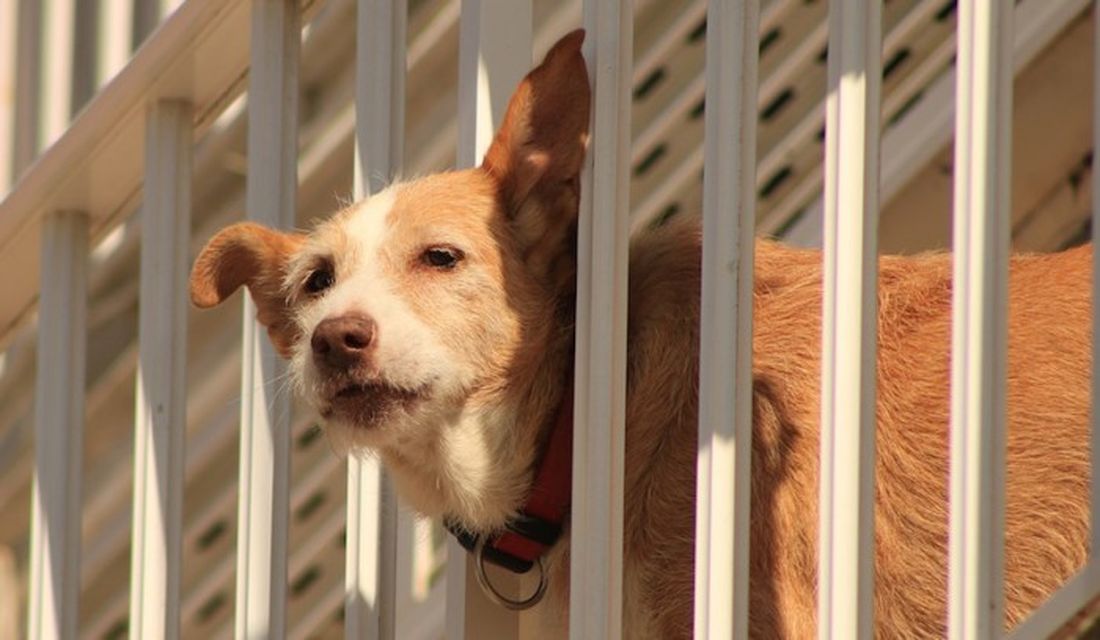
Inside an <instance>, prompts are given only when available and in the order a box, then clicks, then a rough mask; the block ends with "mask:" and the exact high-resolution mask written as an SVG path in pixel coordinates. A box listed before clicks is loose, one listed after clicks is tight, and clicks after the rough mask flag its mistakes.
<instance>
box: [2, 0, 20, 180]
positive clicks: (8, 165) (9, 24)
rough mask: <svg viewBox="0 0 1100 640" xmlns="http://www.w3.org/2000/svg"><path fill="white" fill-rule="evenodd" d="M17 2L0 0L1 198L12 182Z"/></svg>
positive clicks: (16, 66)
mask: <svg viewBox="0 0 1100 640" xmlns="http://www.w3.org/2000/svg"><path fill="white" fill-rule="evenodd" d="M16 4H17V3H16V0H0V197H3V195H4V194H5V193H7V191H8V188H9V187H10V186H11V184H12V183H13V182H14V181H15V176H14V175H13V173H14V172H13V168H14V166H15V100H16V98H15V96H16V88H15V78H16V69H17V68H18V65H19V62H18V60H17V58H16V51H17V50H18V47H17V44H16V43H17V42H18V40H17V38H16V24H17V20H18V13H17V11H16Z"/></svg>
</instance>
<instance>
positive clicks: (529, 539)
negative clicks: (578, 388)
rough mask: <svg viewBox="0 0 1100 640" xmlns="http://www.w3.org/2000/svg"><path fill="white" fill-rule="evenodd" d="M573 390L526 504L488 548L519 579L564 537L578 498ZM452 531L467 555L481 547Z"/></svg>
mask: <svg viewBox="0 0 1100 640" xmlns="http://www.w3.org/2000/svg"><path fill="white" fill-rule="evenodd" d="M572 489H573V386H572V384H570V385H569V387H568V389H567V390H566V392H565V394H564V396H563V397H562V405H561V408H560V409H559V410H558V417H557V420H556V421H555V422H554V426H553V427H552V429H551V431H550V437H549V440H548V441H547V443H546V450H545V451H544V452H543V455H542V460H541V461H540V462H539V467H538V471H537V472H536V473H535V482H534V484H533V485H532V486H531V494H530V496H528V498H527V504H526V505H524V507H523V509H521V510H520V512H519V515H518V516H517V517H515V518H513V519H512V520H511V521H509V522H508V524H507V525H505V527H506V528H505V531H503V532H502V533H500V534H499V535H497V536H496V537H495V538H493V539H490V540H487V541H486V543H485V549H484V552H483V553H484V557H485V559H486V560H488V561H489V562H492V563H493V564H496V565H499V566H501V567H504V568H505V569H508V570H510V571H512V572H514V573H527V572H528V571H530V570H531V568H532V567H533V566H534V565H535V563H536V562H537V561H538V559H539V558H541V557H542V556H543V555H544V554H545V553H546V552H547V551H549V550H550V547H552V546H554V544H555V543H556V542H557V541H558V539H559V538H560V537H561V534H562V528H563V526H564V524H565V518H566V517H567V516H568V515H569V505H570V502H571V500H572V497H573V491H572ZM444 524H445V525H446V527H447V530H448V531H450V532H451V533H452V534H454V536H455V538H457V539H458V542H459V544H461V545H462V546H463V547H464V548H465V549H466V550H467V551H473V550H474V548H475V547H476V546H477V543H478V541H479V536H478V535H477V534H472V533H470V532H468V531H466V530H465V529H464V528H463V527H462V525H461V524H459V523H456V522H455V521H454V520H451V519H448V520H446V521H445V522H444Z"/></svg>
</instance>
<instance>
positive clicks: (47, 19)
mask: <svg viewBox="0 0 1100 640" xmlns="http://www.w3.org/2000/svg"><path fill="white" fill-rule="evenodd" d="M42 27H43V37H42V38H40V39H39V46H40V47H41V48H42V53H41V56H42V57H41V60H42V81H41V85H40V88H41V91H42V97H41V102H40V107H39V108H40V109H41V111H42V115H41V116H40V118H41V119H40V120H39V127H38V148H39V149H45V148H46V147H48V146H50V144H52V143H53V141H54V140H56V139H57V138H58V137H59V136H60V135H61V134H62V133H63V132H64V131H65V128H66V127H68V126H69V118H70V117H71V116H72V113H73V62H74V60H73V48H74V46H75V42H76V6H75V2H74V0H42Z"/></svg>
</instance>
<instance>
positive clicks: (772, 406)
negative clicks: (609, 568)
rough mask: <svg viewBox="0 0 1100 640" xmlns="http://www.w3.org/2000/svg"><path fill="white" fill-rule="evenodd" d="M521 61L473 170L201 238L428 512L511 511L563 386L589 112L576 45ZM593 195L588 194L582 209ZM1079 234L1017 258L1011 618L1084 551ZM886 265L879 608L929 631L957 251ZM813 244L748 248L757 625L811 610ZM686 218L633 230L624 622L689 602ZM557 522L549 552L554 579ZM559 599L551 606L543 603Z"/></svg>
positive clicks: (1083, 253) (195, 291) (305, 390)
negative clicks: (318, 217)
mask: <svg viewBox="0 0 1100 640" xmlns="http://www.w3.org/2000/svg"><path fill="white" fill-rule="evenodd" d="M582 40H583V34H582V33H580V32H575V33H573V34H570V35H568V36H566V37H565V38H564V39H562V40H561V41H560V42H559V43H558V44H557V45H556V46H555V47H554V48H553V49H552V50H551V51H550V52H549V54H547V57H546V60H545V61H544V62H543V63H542V64H541V65H540V66H539V67H538V68H536V69H535V70H534V71H532V72H531V73H530V74H529V75H528V76H527V78H526V79H524V81H523V82H522V84H520V86H519V88H518V89H517V91H516V93H515V95H514V97H513V98H512V101H511V104H510V105H509V108H508V111H507V114H506V117H505V119H504V123H503V125H502V127H501V129H500V131H499V132H498V133H497V136H496V139H495V140H494V142H493V143H492V146H491V148H490V150H489V152H488V154H487V156H486V158H485V161H484V164H482V166H480V167H478V168H476V169H470V170H466V171H455V172H450V173H442V174H438V175H432V176H428V177H424V178H420V179H417V180H414V181H410V182H403V183H399V184H395V185H393V186H391V187H389V188H388V189H386V190H385V191H382V192H381V193H379V194H377V195H375V196H372V197H370V198H369V199H367V200H365V201H363V202H360V203H357V204H355V205H352V206H350V207H348V208H346V209H345V210H343V211H340V212H339V213H337V214H336V215H335V216H333V217H332V218H331V219H330V220H328V221H326V222H324V223H322V224H320V225H319V226H318V227H317V228H316V229H314V230H313V231H312V232H310V233H308V234H300V233H284V232H281V231H276V230H272V229H267V228H264V227H262V226H258V225H255V224H249V223H241V224H236V225H233V226H231V227H228V228H226V229H224V230H222V231H221V232H220V233H218V234H217V235H216V236H215V237H214V238H213V239H212V240H210V242H209V243H208V244H207V245H206V247H205V248H204V249H203V251H202V253H201V255H200V256H199V257H198V259H197V260H196V262H195V267H194V272H193V274H192V278H191V296H192V300H193V301H194V303H195V304H196V305H198V306H199V307H210V306H213V305H216V304H219V303H221V302H222V301H224V300H225V299H226V298H228V297H229V296H230V295H231V294H232V293H233V292H234V291H235V290H237V289H238V288H239V287H241V286H242V285H243V286H247V287H248V288H249V290H250V291H251V294H252V297H253V298H254V300H255V302H256V305H257V307H258V309H259V320H260V321H261V322H262V323H263V324H264V325H266V326H267V328H268V331H269V334H270V336H271V339H272V341H273V343H274V345H275V346H276V348H277V349H278V351H279V352H280V353H281V354H282V355H283V356H285V357H286V358H288V359H289V360H290V367H291V370H292V373H293V377H294V379H295V381H296V383H297V387H298V390H299V392H300V393H301V394H302V396H303V397H304V398H305V399H306V400H307V401H308V402H309V403H310V404H312V405H313V406H314V407H315V408H316V409H317V411H318V412H319V413H320V415H321V416H322V417H323V418H324V422H325V424H326V425H327V431H328V433H329V434H330V436H331V437H332V438H333V439H334V440H335V441H337V442H340V443H343V444H344V445H345V446H346V447H347V448H348V450H350V451H351V452H353V453H358V452H371V453H373V454H375V455H378V456H379V457H380V458H381V459H382V461H383V462H384V464H385V465H386V467H387V469H388V470H389V472H390V473H391V474H392V477H393V478H394V480H395V482H396V484H397V488H398V491H399V493H400V494H401V495H402V496H403V497H404V499H405V500H406V501H407V502H408V503H409V504H410V505H411V506H412V507H413V508H415V509H416V510H417V511H418V512H419V513H421V514H424V515H426V516H431V517H446V518H449V519H451V520H452V521H454V522H457V523H458V524H459V525H460V526H461V528H463V529H465V530H466V531H469V532H474V533H480V534H491V533H493V532H498V531H500V530H502V529H503V528H504V527H505V526H506V525H507V524H508V523H509V522H510V520H511V519H512V518H513V517H514V516H515V515H516V514H517V513H518V512H519V510H520V509H521V508H522V507H523V505H524V504H525V502H526V501H527V500H528V497H529V493H530V492H531V486H532V482H533V477H534V475H535V472H536V468H537V466H538V464H539V460H540V457H541V455H542V453H541V452H542V448H543V447H544V445H545V443H546V441H547V439H548V437H549V436H548V432H549V431H550V430H551V429H552V428H553V425H554V423H555V420H556V416H557V415H558V413H559V408H560V406H561V405H562V404H563V403H565V402H566V401H567V397H568V391H567V390H568V388H569V380H568V379H569V371H570V363H571V360H572V344H573V308H574V304H573V300H574V295H575V285H574V280H575V229H576V217H577V207H578V197H579V188H580V182H579V178H578V174H579V172H580V170H581V165H582V162H583V158H584V155H585V148H586V142H587V129H588V114H589V85H588V78H587V75H586V71H585V64H584V60H583V59H582V57H581V53H580V45H581V41H582ZM598 214H599V212H597V215H598ZM1091 255H1092V254H1091V249H1090V248H1082V249H1076V250H1072V251H1067V252H1065V253H1060V254H1054V255H1047V256H1016V257H1014V258H1013V259H1012V266H1011V285H1010V289H1011V301H1010V317H1009V321H1008V322H1009V332H1010V338H1009V342H1010V347H1009V368H1010V373H1009V378H1008V403H1009V410H1008V451H1007V461H1008V462H1007V464H1008V470H1007V483H1008V489H1007V491H1008V493H1007V500H1008V505H1007V534H1006V535H1007V547H1006V555H1005V597H1006V617H1007V620H1006V624H1009V625H1011V624H1014V623H1016V622H1018V621H1020V620H1021V619H1023V618H1024V617H1026V615H1027V613H1028V612H1029V611H1030V610H1032V609H1033V608H1035V607H1037V606H1038V605H1039V604H1040V603H1041V602H1042V601H1043V599H1044V598H1045V597H1046V596H1047V595H1049V594H1050V593H1052V592H1053V591H1054V590H1055V589H1056V588H1057V587H1058V586H1059V585H1060V584H1061V583H1062V582H1063V581H1064V580H1066V579H1067V578H1068V577H1070V576H1071V575H1072V574H1074V572H1075V571H1077V570H1078V569H1079V568H1080V567H1081V566H1082V565H1083V562H1084V560H1085V557H1086V550H1087V543H1086V538H1087V533H1088V522H1087V500H1088V495H1089V491H1088V482H1089V462H1088V458H1089V447H1088V435H1087V434H1088V430H1087V424H1088V419H1089V384H1090V367H1091V356H1090V347H1091V342H1090V334H1089V327H1090V321H1091V305H1090V299H1089V297H1090V296H1089V293H1088V292H1089V290H1090V286H1089V284H1090V279H1091V271H1090V263H1091ZM880 264H881V274H880V276H879V314H880V315H879V352H878V357H879V361H878V362H879V387H878V389H879V391H878V410H877V413H878V422H879V427H878V437H877V496H876V498H877V502H876V504H877V509H876V519H875V528H876V529H875V530H876V549H875V551H876V595H875V624H876V628H877V635H879V636H881V637H886V638H917V637H933V636H941V635H943V634H944V630H945V620H946V613H945V607H946V605H945V594H946V580H947V578H946V553H947V514H948V508H947V494H948V489H947V487H948V398H949V342H950V304H951V258H950V256H949V255H946V254H928V255H921V256H915V257H884V258H882V260H881V263H880ZM821 280H822V265H821V255H820V253H819V252H817V251H809V250H797V249H791V248H787V247H784V246H782V245H779V244H776V243H773V242H769V241H760V242H759V243H758V244H757V248H756V285H755V300H754V304H755V319H754V324H755V329H754V331H755V337H754V353H753V358H754V364H753V373H754V381H753V415H754V442H753V461H752V465H753V466H752V477H753V486H752V525H751V527H752V529H751V535H752V538H751V544H752V560H751V611H752V613H751V616H750V627H751V635H752V637H757V638H773V637H789V638H808V637H813V635H814V633H815V593H816V586H815V584H816V555H817V551H816V547H817V539H818V538H817V497H818V427H819V410H820V408H819V397H818V396H819V368H820V348H821V346H820V345H821V336H820V334H821V329H820V315H819V313H820V307H821ZM699 282H700V231H699V228H698V226H697V224H696V223H695V222H693V221H674V222H672V223H670V224H668V225H665V226H664V227H662V228H659V229H656V230H654V231H650V232H646V233H644V234H641V235H639V236H638V237H636V238H635V239H634V241H633V244H632V246H631V258H630V289H629V313H630V321H629V337H628V340H629V355H628V358H629V369H628V392H627V396H628V397H627V427H626V428H627V433H626V484H625V503H626V505H625V506H626V522H625V523H624V531H625V534H624V537H625V541H624V544H625V548H624V554H625V564H626V574H625V594H626V601H625V604H624V608H625V611H626V614H625V615H624V619H625V626H626V636H627V637H630V638H638V637H654V638H686V637H690V633H691V626H692V592H693V566H692V565H693V557H694V554H693V539H694V496H695V450H696V438H697V436H696V430H697V426H696V417H697V413H696V395H697V372H698V362H697V358H698V351H699V333H698V324H699ZM567 546H568V536H564V537H562V538H561V539H560V541H559V542H557V544H556V545H554V547H553V549H552V550H551V552H550V558H549V566H550V588H551V594H552V597H551V599H550V600H551V602H557V603H558V604H563V603H564V602H566V601H567V599H566V598H564V596H565V595H566V591H567V589H568V584H569V580H568V562H566V561H564V558H566V557H567ZM561 610H562V615H564V607H561Z"/></svg>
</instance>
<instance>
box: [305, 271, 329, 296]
mask: <svg viewBox="0 0 1100 640" xmlns="http://www.w3.org/2000/svg"><path fill="white" fill-rule="evenodd" d="M335 281H336V276H334V275H333V274H332V270H331V269H329V268H327V267H323V268H320V269H317V270H316V271H314V272H313V273H311V274H309V277H308V278H306V285H305V290H306V293H308V294H311V295H315V294H318V293H321V292H322V291H324V290H325V289H328V288H329V287H331V286H332V284H333V282H335Z"/></svg>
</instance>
